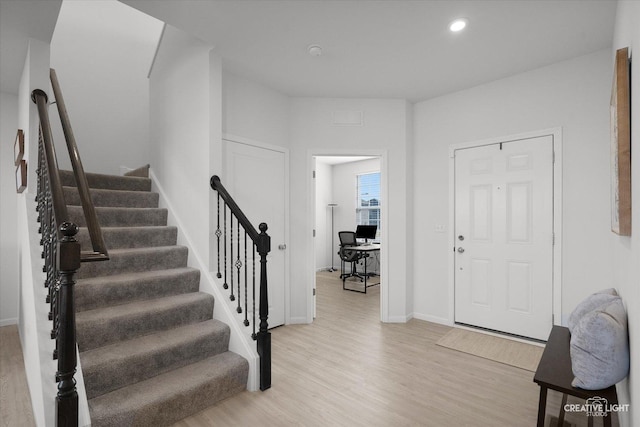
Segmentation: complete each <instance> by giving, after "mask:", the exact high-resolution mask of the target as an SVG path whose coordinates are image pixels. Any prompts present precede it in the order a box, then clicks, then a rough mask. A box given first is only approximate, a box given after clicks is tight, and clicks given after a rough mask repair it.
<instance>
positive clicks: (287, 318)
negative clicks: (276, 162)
mask: <svg viewBox="0 0 640 427" xmlns="http://www.w3.org/2000/svg"><path fill="white" fill-rule="evenodd" d="M225 141H228V142H234V143H237V144H244V145H249V146H252V147H257V148H262V149H265V150H271V151H276V152H278V153H283V154H284V244H285V245H286V246H287V248H290V247H291V245H290V244H289V243H290V242H289V236H290V235H291V234H290V227H289V225H290V224H289V222H290V221H289V210H290V207H289V206H290V205H289V202H290V200H289V149H288V148H286V147H281V146H279V145H274V144H269V143H266V142H260V141H256V140H254V139H250V138H245V137H242V136H237V135H232V134H229V133H223V134H222V149H223V150H224V142H225ZM223 155H224V151H223ZM223 172H224V168H223ZM278 244H279V243H278ZM290 253H291V251H290V250H289V249H287V250H285V251H284V324H285V325H288V324H290V323H291V288H290V286H291V285H290V283H291V282H290V278H291V263H290V259H291V256H290V255H289V254H290Z"/></svg>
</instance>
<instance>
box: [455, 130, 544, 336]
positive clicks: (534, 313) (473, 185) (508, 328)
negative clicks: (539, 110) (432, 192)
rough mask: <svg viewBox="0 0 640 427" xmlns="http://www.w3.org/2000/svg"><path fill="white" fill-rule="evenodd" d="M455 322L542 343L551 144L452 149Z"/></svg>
mask: <svg viewBox="0 0 640 427" xmlns="http://www.w3.org/2000/svg"><path fill="white" fill-rule="evenodd" d="M455 241H456V246H455V248H454V249H455V251H456V253H455V255H454V258H455V262H454V265H455V275H454V276H455V277H454V278H455V321H456V322H457V323H465V324H469V325H474V326H480V327H483V328H488V329H493V330H497V331H502V332H507V333H511V334H516V335H521V336H525V337H531V338H536V339H541V340H545V339H546V338H547V337H548V335H549V331H550V330H551V327H552V323H553V318H552V314H553V244H554V242H553V139H552V137H551V136H545V137H538V138H531V139H525V140H519V141H511V142H505V143H501V144H492V145H486V146H481V147H473V148H465V149H460V150H456V152H455Z"/></svg>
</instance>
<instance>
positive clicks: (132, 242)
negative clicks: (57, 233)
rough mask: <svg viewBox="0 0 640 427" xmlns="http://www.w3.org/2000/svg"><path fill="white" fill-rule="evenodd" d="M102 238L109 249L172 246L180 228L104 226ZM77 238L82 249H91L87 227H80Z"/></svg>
mask: <svg viewBox="0 0 640 427" xmlns="http://www.w3.org/2000/svg"><path fill="white" fill-rule="evenodd" d="M102 238H103V239H104V244H105V245H106V246H107V249H131V248H151V247H157V246H171V245H175V244H176V242H177V238H178V229H177V228H175V227H140V228H137V227H126V228H124V227H123V228H121V227H117V228H110V227H104V228H102ZM76 239H78V241H79V242H80V247H81V248H82V250H91V239H90V238H89V230H88V229H87V228H85V227H82V228H80V231H79V232H78V234H77V236H76Z"/></svg>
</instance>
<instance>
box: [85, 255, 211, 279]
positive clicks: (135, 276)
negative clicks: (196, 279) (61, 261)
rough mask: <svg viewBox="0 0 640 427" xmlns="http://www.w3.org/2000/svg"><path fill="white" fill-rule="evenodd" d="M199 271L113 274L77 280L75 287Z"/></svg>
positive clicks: (179, 270)
mask: <svg viewBox="0 0 640 427" xmlns="http://www.w3.org/2000/svg"><path fill="white" fill-rule="evenodd" d="M117 250H118V249H113V251H117ZM193 271H200V270H198V269H196V268H191V267H180V268H170V269H167V270H148V271H137V272H132V273H122V274H114V275H113V276H97V277H89V278H86V279H79V280H78V281H77V284H76V287H78V286H87V285H90V284H97V283H104V282H108V283H114V284H117V283H123V282H129V281H133V280H136V281H137V280H145V279H150V278H156V277H175V276H180V275H182V274H185V273H189V272H193Z"/></svg>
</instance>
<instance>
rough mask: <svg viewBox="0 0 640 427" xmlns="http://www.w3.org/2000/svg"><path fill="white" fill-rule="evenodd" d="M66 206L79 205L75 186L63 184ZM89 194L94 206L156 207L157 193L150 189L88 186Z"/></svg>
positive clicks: (78, 196)
mask: <svg viewBox="0 0 640 427" xmlns="http://www.w3.org/2000/svg"><path fill="white" fill-rule="evenodd" d="M62 190H63V192H64V197H65V201H66V203H67V206H81V201H80V195H79V192H78V188H77V187H71V186H66V185H65V186H63V187H62ZM89 194H90V195H91V200H92V201H93V204H94V206H96V207H102V206H106V207H118V206H120V207H132V208H135V207H140V208H154V207H155V208H157V207H158V200H159V195H158V193H155V192H150V191H139V190H112V189H107V188H90V189H89Z"/></svg>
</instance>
